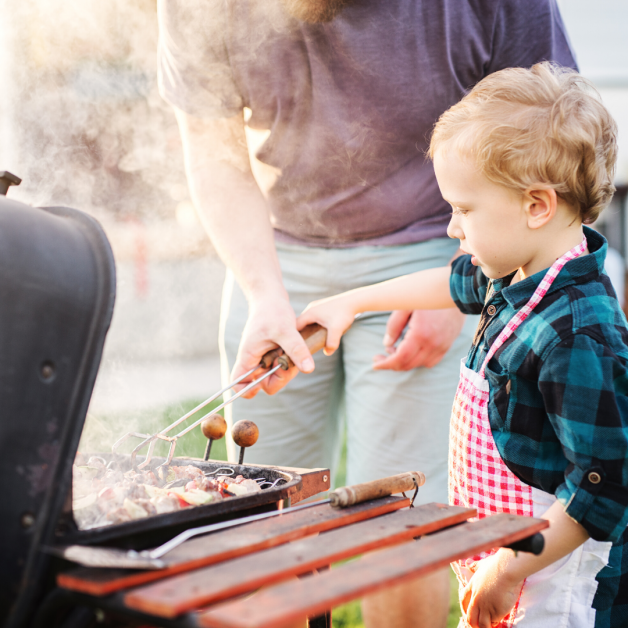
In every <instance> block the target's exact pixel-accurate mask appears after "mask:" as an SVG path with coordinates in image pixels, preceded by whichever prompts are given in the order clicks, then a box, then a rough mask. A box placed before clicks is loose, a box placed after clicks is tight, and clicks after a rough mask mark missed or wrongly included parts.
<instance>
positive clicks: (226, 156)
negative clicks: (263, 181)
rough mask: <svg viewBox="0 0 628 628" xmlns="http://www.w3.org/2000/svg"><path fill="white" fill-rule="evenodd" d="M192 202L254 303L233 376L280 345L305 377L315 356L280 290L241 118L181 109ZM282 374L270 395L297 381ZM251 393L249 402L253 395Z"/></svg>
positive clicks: (267, 384)
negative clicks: (206, 115) (201, 114)
mask: <svg viewBox="0 0 628 628" xmlns="http://www.w3.org/2000/svg"><path fill="white" fill-rule="evenodd" d="M175 112H176V116H177V121H178V123H179V128H180V131H181V137H182V140H183V150H184V157H185V166H186V172H187V177H188V182H189V185H190V191H191V194H192V199H193V201H194V204H195V206H196V208H197V211H198V213H199V215H200V219H201V222H202V223H203V226H204V227H205V229H206V230H207V233H208V234H209V237H210V238H211V240H212V243H213V244H214V246H215V248H216V251H217V252H218V255H219V256H220V258H221V259H222V260H223V262H224V263H225V264H226V265H227V266H228V267H229V268H230V269H231V271H232V272H233V273H234V275H235V278H236V280H237V281H238V283H239V285H240V286H241V287H242V290H243V291H244V294H245V296H246V299H247V301H248V304H249V318H248V321H247V324H246V326H245V328H244V332H243V335H242V340H241V343H240V349H239V351H238V358H237V360H236V364H235V366H234V370H233V375H234V377H237V376H238V375H239V374H241V373H244V372H246V371H248V370H250V369H251V368H253V367H254V366H256V365H257V364H258V363H259V360H260V358H261V356H262V355H263V354H264V353H265V352H266V351H268V350H269V349H272V348H274V347H275V346H276V345H279V346H281V347H282V348H283V349H284V351H285V352H286V353H287V354H288V355H289V356H290V357H291V358H292V360H293V361H294V362H295V364H297V365H298V366H299V369H300V370H302V371H304V372H310V371H312V370H313V368H314V362H313V360H312V357H311V355H310V353H309V351H308V349H307V347H306V346H305V343H304V342H303V339H302V338H301V336H300V334H299V333H298V332H297V330H296V317H295V314H294V311H293V310H292V307H291V306H290V302H289V299H288V294H287V292H286V290H285V288H284V286H283V281H282V277H281V269H280V266H279V261H278V259H277V253H276V250H275V243H274V238H273V229H272V226H271V223H270V217H269V213H268V207H267V204H266V200H265V199H264V196H263V195H262V192H261V191H260V189H259V187H258V185H257V183H256V182H255V179H254V177H253V174H252V172H251V165H250V161H249V155H248V150H247V145H246V137H245V130H244V120H243V117H242V115H238V116H234V117H231V118H226V119H225V118H223V119H215V120H214V119H201V118H196V117H194V116H190V115H188V114H186V113H184V112H182V111H180V110H176V109H175ZM296 373H297V371H296V369H293V370H292V372H291V373H289V374H286V373H282V381H281V385H280V386H278V383H279V382H278V379H277V378H275V377H273V378H270V379H269V380H266V382H265V383H264V384H263V387H264V389H265V390H266V391H267V392H268V393H269V394H272V393H273V392H275V391H276V390H277V389H278V388H279V387H281V386H283V385H285V383H286V380H287V379H290V378H291V377H294V375H296ZM255 392H256V391H254V392H253V394H249V395H247V396H249V397H251V396H254V394H255Z"/></svg>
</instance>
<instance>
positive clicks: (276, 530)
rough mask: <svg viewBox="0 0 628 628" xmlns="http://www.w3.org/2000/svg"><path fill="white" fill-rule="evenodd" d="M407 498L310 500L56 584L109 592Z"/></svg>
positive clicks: (78, 572) (64, 576)
mask: <svg viewBox="0 0 628 628" xmlns="http://www.w3.org/2000/svg"><path fill="white" fill-rule="evenodd" d="M409 504H410V500H408V499H405V498H403V497H394V496H393V497H385V498H383V499H378V500H373V501H371V502H366V503H363V504H358V505H357V506H351V507H350V508H343V509H336V508H332V507H331V506H330V505H329V504H324V505H321V506H313V507H312V508H307V509H305V510H301V511H298V512H293V513H286V514H285V515H282V516H280V517H272V518H270V519H266V520H262V521H255V522H253V523H248V524H245V525H242V526H238V527H237V528H233V529H228V530H223V531H220V532H214V533H213V534H209V535H206V536H202V537H198V538H196V539H191V540H189V541H186V542H185V543H184V544H183V545H181V546H180V547H178V548H176V549H174V550H172V552H170V553H168V554H166V556H164V557H163V560H164V562H166V563H167V564H168V567H167V568H166V569H162V570H156V571H131V570H125V569H97V568H88V567H80V568H78V569H74V570H72V571H68V572H65V573H61V574H59V575H58V576H57V584H58V585H59V586H60V587H62V588H64V589H70V590H72V591H79V592H81V593H87V594H89V595H95V596H102V595H109V594H110V593H114V592H116V591H121V590H122V589H127V588H129V587H133V586H138V585H141V584H146V583H148V582H154V581H156V580H161V579H162V578H167V577H170V576H172V575H174V574H178V573H182V572H185V571H191V570H193V569H198V568H199V567H204V566H206V565H212V564H215V563H218V562H222V561H225V560H230V559H232V558H235V557H237V556H243V555H245V554H251V553H253V552H257V551H260V550H262V549H267V548H270V547H275V546H277V545H281V544H283V543H287V542H288V541H292V540H295V539H300V538H303V537H305V536H310V535H312V534H316V533H318V532H324V531H326V530H332V529H334V528H339V527H342V526H346V525H350V524H352V523H356V522H358V521H364V520H365V519H370V518H372V517H377V516H379V515H382V514H385V513H388V512H393V511H395V510H398V509H400V508H404V507H406V506H408V505H409Z"/></svg>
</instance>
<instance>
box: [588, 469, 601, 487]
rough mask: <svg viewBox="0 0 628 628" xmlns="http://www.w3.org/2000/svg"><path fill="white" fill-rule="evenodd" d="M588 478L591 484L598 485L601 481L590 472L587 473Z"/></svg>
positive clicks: (598, 475) (594, 472) (593, 472)
mask: <svg viewBox="0 0 628 628" xmlns="http://www.w3.org/2000/svg"><path fill="white" fill-rule="evenodd" d="M588 478H589V482H591V484H599V483H600V482H601V481H602V476H601V475H600V474H599V473H597V472H596V471H591V473H589V475H588Z"/></svg>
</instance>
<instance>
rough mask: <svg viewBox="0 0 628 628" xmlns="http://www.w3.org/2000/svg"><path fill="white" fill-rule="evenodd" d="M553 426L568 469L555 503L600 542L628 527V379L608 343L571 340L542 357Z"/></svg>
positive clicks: (542, 387) (614, 538) (584, 338)
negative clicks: (557, 502) (563, 507)
mask: <svg viewBox="0 0 628 628" xmlns="http://www.w3.org/2000/svg"><path fill="white" fill-rule="evenodd" d="M539 390H540V391H541V394H542V395H543V400H544V403H545V408H546V411H547V413H548V416H549V420H550V422H551V424H552V427H553V428H554V431H555V432H556V435H557V436H558V439H559V440H560V443H561V445H562V449H563V452H564V455H565V457H566V458H567V460H568V461H569V465H568V466H567V468H566V470H565V481H564V482H563V483H562V484H561V485H560V486H558V488H557V489H556V491H555V492H556V497H557V498H558V499H559V501H560V502H561V503H562V504H563V505H564V506H565V512H566V513H567V514H568V515H569V516H570V517H571V518H572V519H574V520H575V521H577V522H578V523H580V524H581V525H582V526H583V527H584V528H585V529H586V530H587V532H588V533H589V535H590V536H591V537H592V538H593V539H596V540H598V541H612V542H614V541H617V540H618V539H619V537H620V536H621V535H622V533H623V532H624V530H625V529H626V525H627V524H628V396H627V395H628V374H627V372H626V367H625V365H624V364H623V362H622V361H621V360H620V359H619V358H618V357H617V355H615V354H614V353H613V352H612V351H610V350H609V348H608V347H607V346H605V345H604V344H603V343H602V342H599V341H598V340H596V339H594V338H592V337H590V336H589V335H584V334H573V335H572V336H570V337H569V338H567V339H565V340H563V341H561V342H560V343H559V344H558V345H556V346H555V347H554V348H553V349H551V351H550V352H549V354H548V355H547V356H546V357H544V358H543V363H542V366H541V368H540V375H539Z"/></svg>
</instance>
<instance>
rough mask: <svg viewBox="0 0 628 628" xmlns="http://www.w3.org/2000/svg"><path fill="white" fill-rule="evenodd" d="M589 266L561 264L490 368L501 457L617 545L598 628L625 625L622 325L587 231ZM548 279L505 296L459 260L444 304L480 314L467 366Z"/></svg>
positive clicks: (476, 365) (627, 486) (627, 445)
mask: <svg viewBox="0 0 628 628" xmlns="http://www.w3.org/2000/svg"><path fill="white" fill-rule="evenodd" d="M585 235H586V237H587V241H588V247H589V252H590V254H589V255H584V256H582V257H579V258H576V259H574V260H572V261H570V262H567V264H565V266H564V267H563V269H562V270H561V271H560V273H559V275H558V277H557V278H556V279H555V280H554V283H553V284H552V286H551V287H550V289H549V291H548V293H547V294H546V295H545V297H544V298H543V299H542V301H541V302H540V303H539V305H537V306H536V308H535V309H534V311H533V312H532V314H530V316H529V317H528V319H527V320H526V321H525V322H524V323H523V324H522V325H521V326H520V327H519V328H518V329H517V330H516V331H515V333H514V334H513V335H512V336H511V337H510V338H509V339H508V341H506V343H505V344H504V345H503V346H502V347H501V348H500V349H499V350H498V351H497V352H496V354H495V356H494V357H493V358H492V359H491V360H490V362H489V364H488V365H487V368H486V379H487V380H488V382H489V388H490V394H489V405H488V414H489V420H490V423H491V430H492V433H493V437H494V439H495V444H496V446H497V449H498V450H499V453H500V454H501V456H502V458H503V459H504V462H505V463H506V465H507V466H508V468H509V469H510V470H511V471H512V472H513V473H514V474H515V475H516V476H517V477H518V478H519V479H521V480H522V481H523V482H525V483H526V484H529V485H531V486H534V487H535V488H538V489H540V490H543V491H546V492H547V493H551V494H554V495H556V497H557V498H558V500H559V501H560V502H561V503H562V504H563V505H564V506H565V511H566V512H567V514H568V515H569V516H570V517H572V518H573V519H575V520H576V521H578V522H579V523H580V524H581V525H582V526H584V528H585V529H586V530H587V532H588V533H589V535H590V536H591V537H592V538H594V539H596V540H600V541H612V543H613V547H612V549H611V555H610V559H609V565H608V566H607V567H605V568H604V569H603V570H602V571H601V572H600V573H599V574H598V577H597V580H598V582H599V585H598V590H597V593H596V596H595V599H594V602H593V607H594V608H595V609H596V611H597V612H596V624H595V625H596V628H598V627H600V628H601V627H602V626H603V627H610V626H612V627H615V626H617V627H619V626H622V627H626V626H628V544H627V543H628V535H627V534H626V526H627V525H628V368H627V367H628V325H627V323H626V317H625V316H624V313H623V312H622V310H621V308H620V306H619V303H618V301H617V297H616V296H615V291H614V290H613V287H612V286H611V283H610V280H609V278H608V276H607V275H606V274H605V273H604V272H603V271H604V259H605V258H606V249H607V245H606V240H605V239H604V238H603V237H602V236H601V235H600V234H599V233H597V232H595V231H593V230H592V229H589V228H586V227H585ZM544 274H545V271H542V272H540V273H537V274H535V275H533V276H531V277H528V278H526V279H525V280H523V281H521V282H518V283H516V284H514V285H513V286H512V287H511V286H510V281H511V279H512V277H513V275H509V276H508V277H504V278H502V279H495V280H489V279H488V278H487V277H486V276H485V275H484V274H483V273H482V270H481V269H480V268H478V267H476V266H473V265H472V264H471V257H470V256H469V255H464V256H462V257H459V258H458V259H456V260H455V261H454V263H453V265H452V274H451V280H450V289H451V295H452V297H453V299H454V301H455V302H456V305H457V306H458V307H459V308H460V310H461V311H463V312H465V313H467V314H481V319H480V323H479V325H478V328H477V331H476V334H475V338H474V340H473V345H472V347H471V349H470V351H469V354H468V357H467V362H466V364H467V366H468V367H469V368H471V369H472V370H474V371H476V372H477V371H479V370H480V368H481V365H482V363H483V361H484V358H485V357H486V354H487V353H488V350H489V348H490V346H491V345H492V343H493V342H494V341H495V340H496V338H497V336H498V335H499V333H500V332H501V331H502V329H503V328H504V326H505V325H506V323H507V322H508V321H509V320H510V319H511V318H512V317H513V316H514V314H515V313H516V312H517V311H518V310H519V309H520V308H521V307H522V306H523V305H525V304H526V303H527V302H528V300H529V299H530V297H531V296H532V294H533V293H534V290H535V289H536V287H537V286H538V284H539V283H540V282H541V279H542V278H543V276H544Z"/></svg>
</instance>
